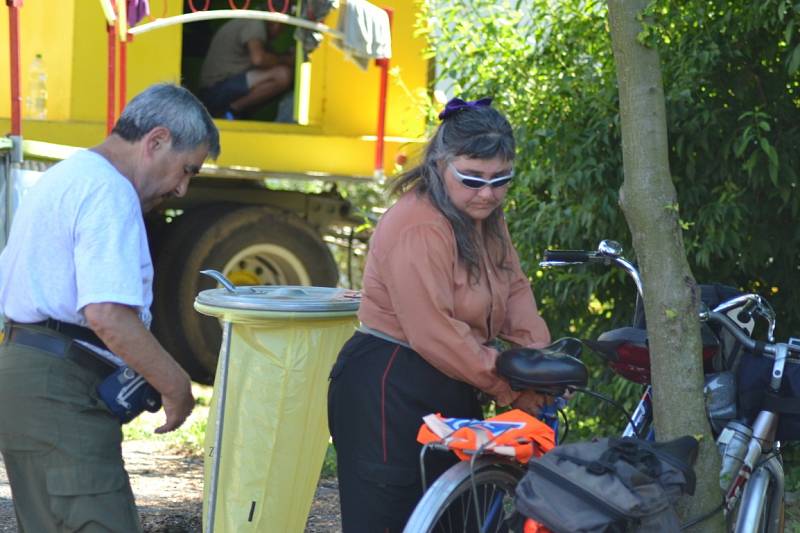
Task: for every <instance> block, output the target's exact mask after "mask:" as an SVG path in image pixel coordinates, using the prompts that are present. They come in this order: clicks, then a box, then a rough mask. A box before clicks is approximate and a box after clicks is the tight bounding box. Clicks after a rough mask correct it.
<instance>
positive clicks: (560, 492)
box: [516, 436, 697, 533]
mask: <svg viewBox="0 0 800 533" xmlns="http://www.w3.org/2000/svg"><path fill="white" fill-rule="evenodd" d="M696 457H697V441H696V440H695V439H694V438H692V437H688V436H687V437H681V438H679V439H675V440H673V441H669V442H667V443H655V442H648V441H644V440H641V439H635V438H621V439H615V438H610V439H600V440H598V441H595V442H577V443H574V444H565V445H562V446H557V447H555V448H553V449H552V450H551V451H549V452H548V453H546V454H544V455H543V456H541V457H539V458H534V459H532V460H531V461H530V463H528V472H527V473H526V474H525V476H524V477H523V478H522V480H521V481H520V483H519V484H518V485H517V490H516V506H517V510H518V511H519V512H520V513H522V514H523V515H525V516H526V517H529V518H533V519H534V520H536V521H538V522H539V523H541V524H542V525H544V526H546V527H548V528H550V529H551V530H553V531H554V532H555V533H589V532H597V533H600V532H603V533H612V532H641V533H643V532H645V531H647V532H652V531H659V532H661V531H664V532H666V531H678V530H679V529H680V524H679V522H678V516H677V514H676V513H675V509H674V506H673V505H674V503H675V502H676V501H677V499H678V497H679V496H680V495H681V494H682V493H684V492H685V493H688V494H693V493H694V486H695V475H694V470H693V469H692V466H691V465H692V464H693V463H694V460H695V458H696Z"/></svg>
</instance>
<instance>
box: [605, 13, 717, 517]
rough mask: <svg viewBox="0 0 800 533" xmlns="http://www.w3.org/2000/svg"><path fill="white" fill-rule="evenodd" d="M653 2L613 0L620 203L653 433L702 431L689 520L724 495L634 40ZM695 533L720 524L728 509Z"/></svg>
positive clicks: (665, 180) (655, 86) (663, 151)
mask: <svg viewBox="0 0 800 533" xmlns="http://www.w3.org/2000/svg"><path fill="white" fill-rule="evenodd" d="M647 4H648V0H608V14H609V27H610V32H611V42H612V47H613V51H614V59H615V62H616V70H617V82H618V84H619V100H620V119H621V121H620V123H621V128H622V155H623V170H624V181H623V184H622V188H621V189H620V205H621V207H622V210H623V213H624V214H625V218H626V220H627V222H628V226H629V228H630V230H631V234H632V237H633V246H634V248H635V250H636V257H637V259H638V263H639V268H640V271H641V274H642V281H643V284H644V293H645V295H644V296H645V298H644V304H645V305H644V307H645V315H646V317H647V335H648V339H649V343H650V364H651V376H652V384H653V398H654V401H653V405H654V411H655V415H654V416H655V426H656V435H657V437H658V440H659V441H664V440H669V439H672V438H675V437H679V436H682V435H694V436H695V437H700V436H702V437H701V440H700V456H699V458H698V461H697V463H696V465H695V471H696V473H697V489H696V491H695V495H694V497H692V498H691V499H690V498H684V499H683V501H682V502H681V504H682V505H681V509H680V511H681V514H682V516H683V518H684V519H688V518H692V517H696V516H698V515H701V514H704V513H706V512H708V511H710V510H712V509H713V508H715V507H716V506H717V505H719V503H720V502H721V500H722V495H721V492H720V489H719V481H718V476H719V470H720V461H719V456H718V454H717V450H716V447H715V443H714V439H713V437H712V435H711V429H710V426H709V424H708V419H707V417H706V411H705V405H704V398H703V365H702V357H701V353H702V344H701V339H700V322H699V321H698V318H697V311H698V301H699V290H698V287H697V283H696V282H695V280H694V277H693V275H692V272H691V270H690V268H689V264H688V262H687V260H686V252H685V249H684V245H683V237H682V233H681V226H680V221H679V218H678V205H677V194H676V192H675V186H674V185H673V183H672V178H671V175H670V170H669V158H668V140H667V125H666V111H665V103H664V89H663V85H662V81H661V68H660V64H659V56H658V52H657V51H656V50H655V49H653V48H648V47H645V46H643V45H642V44H640V43H639V41H638V40H637V36H638V35H639V34H640V33H641V32H642V29H643V28H642V24H641V22H640V16H641V13H642V10H643V9H644V8H645V7H646V6H647ZM692 530H694V531H701V530H702V531H723V530H724V521H723V519H722V514H721V513H718V514H717V515H715V516H714V517H713V518H711V519H710V520H708V521H705V522H703V523H701V524H699V525H698V526H695V527H694V528H693V529H692Z"/></svg>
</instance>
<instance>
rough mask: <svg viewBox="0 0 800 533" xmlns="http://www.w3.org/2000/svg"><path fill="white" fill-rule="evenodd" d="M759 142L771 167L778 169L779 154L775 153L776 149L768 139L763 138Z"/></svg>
mask: <svg viewBox="0 0 800 533" xmlns="http://www.w3.org/2000/svg"><path fill="white" fill-rule="evenodd" d="M758 142H759V144H760V145H761V149H762V150H763V151H764V153H765V154H766V155H767V157H768V158H769V165H770V166H775V167H777V166H778V152H776V151H775V148H774V147H773V146H772V145H771V144H770V143H769V140H768V139H767V138H766V137H761V138H760V139H759V140H758Z"/></svg>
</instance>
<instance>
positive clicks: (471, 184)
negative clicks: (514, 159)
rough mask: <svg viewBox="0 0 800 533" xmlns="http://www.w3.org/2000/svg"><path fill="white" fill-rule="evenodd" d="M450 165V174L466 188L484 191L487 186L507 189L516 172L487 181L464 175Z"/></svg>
mask: <svg viewBox="0 0 800 533" xmlns="http://www.w3.org/2000/svg"><path fill="white" fill-rule="evenodd" d="M448 165H449V166H450V172H452V173H453V176H455V178H456V179H457V180H458V181H460V182H461V184H462V185H463V186H464V187H467V188H469V189H476V190H477V189H483V188H484V187H486V186H487V185H489V186H490V187H492V188H493V189H497V188H500V187H505V186H506V185H508V184H509V183H511V178H513V177H514V171H511V172H510V173H508V174H506V175H505V176H497V177H496V178H492V179H490V180H485V179H483V178H478V177H477V176H467V175H466V174H462V173H461V172H459V171H458V169H457V168H456V167H454V166H453V163H448Z"/></svg>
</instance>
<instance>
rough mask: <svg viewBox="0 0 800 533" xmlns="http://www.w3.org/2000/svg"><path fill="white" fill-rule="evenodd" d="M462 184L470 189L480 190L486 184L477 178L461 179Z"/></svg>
mask: <svg viewBox="0 0 800 533" xmlns="http://www.w3.org/2000/svg"><path fill="white" fill-rule="evenodd" d="M461 183H463V184H464V186H465V187H469V188H470V189H480V188H481V187H483V186H484V185H486V182H485V181H483V180H479V179H477V178H461Z"/></svg>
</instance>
